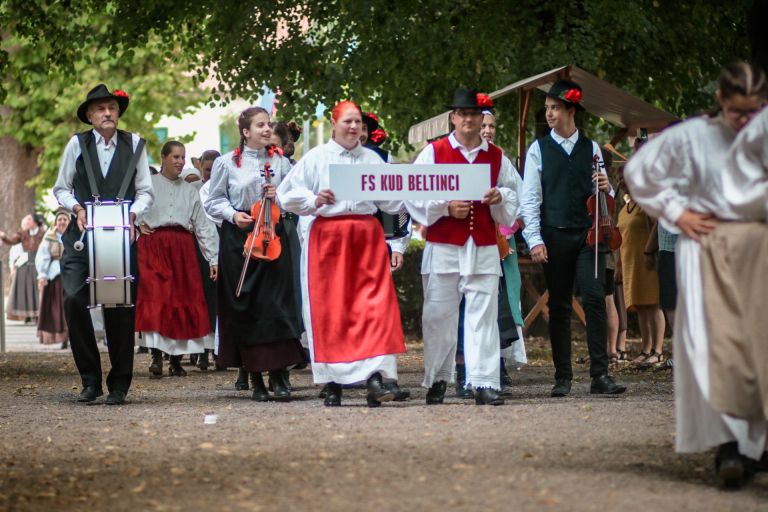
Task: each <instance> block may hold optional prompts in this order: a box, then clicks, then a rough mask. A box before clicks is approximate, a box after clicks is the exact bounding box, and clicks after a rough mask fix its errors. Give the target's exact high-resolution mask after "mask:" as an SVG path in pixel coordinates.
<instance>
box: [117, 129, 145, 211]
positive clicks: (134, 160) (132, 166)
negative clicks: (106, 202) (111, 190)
mask: <svg viewBox="0 0 768 512" xmlns="http://www.w3.org/2000/svg"><path fill="white" fill-rule="evenodd" d="M144 142H145V141H144V139H139V143H138V144H137V145H136V151H134V152H133V155H132V156H131V161H130V163H129V164H128V170H127V171H126V172H125V176H123V183H122V185H120V192H118V193H117V200H118V201H122V200H123V198H124V197H125V193H126V192H128V186H129V185H130V184H131V179H132V178H133V176H134V175H135V174H136V164H138V163H139V157H140V156H141V152H142V151H143V150H144Z"/></svg>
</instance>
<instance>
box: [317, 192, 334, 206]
mask: <svg viewBox="0 0 768 512" xmlns="http://www.w3.org/2000/svg"><path fill="white" fill-rule="evenodd" d="M334 203H336V196H335V195H334V194H333V190H331V189H329V188H324V189H323V190H321V191H320V192H318V194H317V199H315V206H317V207H318V208H320V207H321V206H323V205H324V204H334Z"/></svg>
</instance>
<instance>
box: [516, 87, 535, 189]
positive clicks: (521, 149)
mask: <svg viewBox="0 0 768 512" xmlns="http://www.w3.org/2000/svg"><path fill="white" fill-rule="evenodd" d="M532 97H533V90H532V89H521V90H520V104H519V109H518V116H519V117H518V118H517V170H518V172H519V173H520V175H522V174H523V172H524V169H525V150H526V147H527V144H526V142H527V141H526V133H525V131H526V127H527V126H528V111H529V110H530V107H531V98H532Z"/></svg>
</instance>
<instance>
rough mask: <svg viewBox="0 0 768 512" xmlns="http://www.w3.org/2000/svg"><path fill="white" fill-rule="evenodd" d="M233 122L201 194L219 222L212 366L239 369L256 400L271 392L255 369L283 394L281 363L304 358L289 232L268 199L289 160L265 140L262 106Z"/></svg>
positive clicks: (268, 129)
mask: <svg viewBox="0 0 768 512" xmlns="http://www.w3.org/2000/svg"><path fill="white" fill-rule="evenodd" d="M237 126H238V130H239V131H240V145H239V146H238V147H237V148H236V149H235V150H234V151H232V152H229V153H227V154H225V155H222V156H221V157H220V158H217V159H216V161H215V162H214V165H213V170H212V173H211V180H210V182H211V185H210V195H209V196H208V199H207V200H206V201H205V209H206V211H207V212H208V214H209V215H210V216H211V217H213V218H214V219H217V220H220V221H221V222H222V224H221V245H220V248H219V254H220V256H219V259H220V262H221V267H220V268H221V272H220V276H219V281H218V304H219V348H218V358H217V365H219V366H220V367H229V368H231V367H236V368H244V369H245V370H246V371H247V372H248V373H249V374H250V379H251V384H252V386H253V399H254V400H257V401H267V400H269V399H270V395H269V393H268V391H267V388H266V386H265V385H264V380H263V378H262V374H261V373H262V372H269V379H270V384H271V387H272V390H273V395H272V396H271V398H273V399H274V400H281V401H285V400H290V397H291V392H290V385H289V384H288V381H287V376H286V367H289V366H292V365H296V364H301V363H304V362H305V356H304V351H303V350H302V347H301V344H300V343H299V337H300V336H301V330H302V328H301V318H300V315H299V307H298V302H297V301H298V297H297V296H296V293H295V291H294V279H295V277H294V273H293V271H292V268H291V261H292V255H291V250H292V249H291V247H292V246H293V245H294V244H293V243H291V241H290V238H292V237H293V238H295V237H296V231H295V228H294V226H293V223H291V222H285V221H284V219H283V216H282V213H281V211H280V209H279V208H278V207H277V205H276V203H275V187H277V185H279V184H280V182H281V181H282V180H283V179H285V176H286V174H287V173H288V171H289V170H290V168H291V164H290V162H288V160H287V159H286V158H284V157H283V156H281V155H280V154H279V153H278V152H277V151H275V149H274V146H272V145H271V144H270V139H271V137H272V125H271V122H270V118H269V114H268V113H267V111H266V110H264V109H263V108H261V107H250V108H247V109H245V110H244V111H243V112H242V113H241V114H240V116H239V117H238V119H237ZM246 255H247V256H246ZM246 389H247V388H246Z"/></svg>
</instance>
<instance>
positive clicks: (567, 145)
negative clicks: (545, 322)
mask: <svg viewBox="0 0 768 512" xmlns="http://www.w3.org/2000/svg"><path fill="white" fill-rule="evenodd" d="M581 100H582V90H581V87H580V86H579V85H578V84H577V83H575V82H572V81H570V80H558V81H557V82H555V83H554V84H553V85H552V87H551V88H550V90H549V91H548V92H547V98H546V101H545V111H546V120H547V124H548V125H549V127H550V129H551V131H550V132H549V133H548V134H547V135H545V136H544V137H542V138H540V139H538V140H537V141H535V142H534V143H533V144H531V146H530V148H529V149H528V153H527V155H526V158H525V173H524V175H523V193H522V200H521V215H522V218H523V221H524V222H525V229H523V236H524V238H525V240H526V242H527V243H528V247H530V249H531V259H532V260H533V261H534V262H535V263H542V264H543V266H544V276H545V278H546V282H547V290H548V291H549V318H550V320H549V332H550V342H551V344H552V359H553V361H554V363H555V386H554V387H553V388H552V392H551V396H553V397H563V396H567V395H568V394H569V393H570V391H571V380H572V378H573V369H572V366H571V302H572V300H573V289H574V282H575V283H576V284H577V285H578V287H579V290H580V291H581V299H582V305H583V306H584V313H585V316H586V320H587V347H588V348H589V358H590V372H589V373H590V376H591V377H592V383H591V387H590V392H591V393H593V394H618V393H623V392H624V391H625V390H626V388H625V387H624V386H620V385H618V384H616V383H615V382H614V381H613V378H612V377H611V376H610V375H609V374H608V355H607V347H606V345H607V344H606V340H607V326H606V325H607V324H606V308H605V290H604V287H603V279H604V275H603V274H604V272H605V261H604V254H603V253H602V252H600V251H599V250H598V251H595V249H594V248H593V247H590V246H589V244H588V243H587V242H588V240H587V238H588V237H589V233H590V231H593V230H594V227H595V219H594V218H591V217H590V215H589V210H588V206H587V202H588V200H590V198H591V197H592V196H593V195H594V194H595V189H596V188H598V189H599V191H600V192H601V193H603V194H605V193H610V192H611V186H610V184H609V182H608V176H607V175H606V174H605V171H604V169H602V167H601V165H600V163H601V161H602V153H601V151H600V148H599V146H598V145H597V144H596V143H595V142H593V141H591V140H589V139H588V138H587V137H586V136H584V133H583V132H581V131H579V130H578V129H577V128H576V121H575V116H576V111H577V110H584V107H583V106H582V105H581ZM595 159H597V162H595ZM595 163H597V171H596V170H595ZM603 197H605V196H603ZM592 201H594V200H592ZM600 209H602V208H600ZM598 228H600V234H602V227H601V226H598ZM609 231H610V230H609ZM601 245H606V244H601ZM605 248H606V249H607V248H608V247H605Z"/></svg>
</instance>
